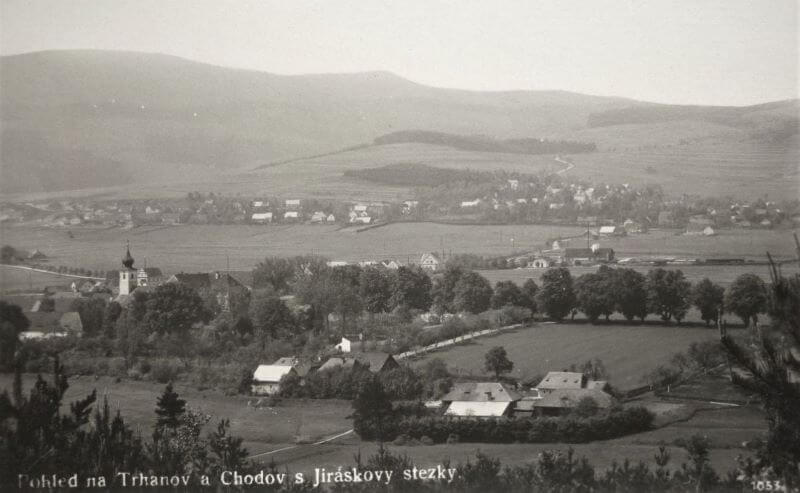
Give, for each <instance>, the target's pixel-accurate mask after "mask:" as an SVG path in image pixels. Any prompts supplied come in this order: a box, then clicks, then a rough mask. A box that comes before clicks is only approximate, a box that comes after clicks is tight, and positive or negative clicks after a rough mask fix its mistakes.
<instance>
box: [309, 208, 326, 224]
mask: <svg viewBox="0 0 800 493" xmlns="http://www.w3.org/2000/svg"><path fill="white" fill-rule="evenodd" d="M327 217H328V216H326V215H325V213H324V212H322V211H315V212H314V213H313V214H311V222H312V223H321V222H324V221H325V220H326V219H327Z"/></svg>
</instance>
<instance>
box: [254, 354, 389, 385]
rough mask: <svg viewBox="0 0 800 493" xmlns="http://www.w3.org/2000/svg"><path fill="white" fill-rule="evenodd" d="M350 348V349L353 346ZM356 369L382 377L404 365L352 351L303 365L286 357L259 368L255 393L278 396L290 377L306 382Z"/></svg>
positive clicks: (292, 357)
mask: <svg viewBox="0 0 800 493" xmlns="http://www.w3.org/2000/svg"><path fill="white" fill-rule="evenodd" d="M337 347H340V346H337ZM347 347H348V348H349V347H350V346H349V344H348V346H347ZM355 367H361V368H364V369H366V370H369V371H370V372H372V373H375V374H380V373H383V372H387V371H391V370H394V369H395V368H399V367H400V365H399V364H398V363H397V361H396V360H395V359H394V357H393V356H392V355H391V354H389V353H385V352H381V351H357V352H351V351H349V350H348V351H344V352H342V353H341V354H337V355H333V356H330V357H328V358H327V359H325V360H324V361H319V362H315V363H310V362H301V361H300V360H299V359H298V358H296V357H294V356H289V357H283V358H279V359H278V360H277V361H275V362H274V363H272V364H269V365H258V367H257V368H256V370H255V371H254V372H253V381H252V384H251V391H252V393H253V394H256V395H274V394H276V393H278V392H279V391H280V386H281V380H282V379H283V378H284V377H286V376H288V375H290V374H291V375H295V376H297V377H299V378H301V379H303V378H306V376H308V374H309V373H311V372H320V371H331V370H334V369H337V368H343V369H353V368H355Z"/></svg>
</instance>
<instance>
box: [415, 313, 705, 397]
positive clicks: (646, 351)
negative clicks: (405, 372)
mask: <svg viewBox="0 0 800 493" xmlns="http://www.w3.org/2000/svg"><path fill="white" fill-rule="evenodd" d="M718 337H719V334H717V332H716V330H714V329H698V328H680V327H674V326H673V327H628V326H625V325H624V324H619V325H614V324H611V325H603V326H592V325H580V324H569V323H566V324H542V325H538V326H535V327H531V328H525V329H520V330H517V331H513V332H507V333H503V334H500V335H497V336H494V337H486V338H480V339H476V340H475V341H473V342H472V343H470V344H465V345H461V346H455V347H453V348H452V349H447V350H444V351H437V352H435V353H430V354H429V355H426V356H425V357H424V358H421V359H419V360H417V361H416V362H415V363H414V364H415V365H421V364H424V363H425V362H426V361H428V360H430V359H432V358H441V359H443V360H444V361H445V362H446V363H447V365H448V367H450V368H451V369H454V370H456V371H460V372H465V373H472V374H475V375H482V374H484V373H485V370H484V369H483V363H484V355H485V354H486V352H487V351H488V350H489V349H490V348H492V347H494V346H503V347H505V348H506V351H507V352H508V358H509V359H510V360H511V361H513V362H514V370H513V372H512V375H513V376H514V377H517V378H520V379H523V380H525V379H530V378H533V377H535V376H539V375H544V374H545V373H547V372H548V371H559V370H562V369H564V368H567V367H569V365H571V364H576V365H580V364H581V363H583V362H584V361H586V360H587V359H594V358H600V359H601V360H602V361H603V364H604V365H605V367H606V370H607V371H608V373H609V376H610V378H609V380H610V382H611V384H612V385H614V386H615V387H618V388H620V389H630V388H634V387H638V386H640V385H644V383H645V382H643V381H642V377H643V376H644V375H645V373H647V372H649V371H651V370H652V369H654V368H655V367H656V366H658V365H659V364H665V363H668V362H669V360H670V358H671V357H672V355H673V354H674V353H676V352H678V351H684V350H686V349H687V348H688V347H689V344H691V343H692V342H698V341H709V340H714V339H716V338H718Z"/></svg>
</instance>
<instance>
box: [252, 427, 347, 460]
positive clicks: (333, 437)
mask: <svg viewBox="0 0 800 493" xmlns="http://www.w3.org/2000/svg"><path fill="white" fill-rule="evenodd" d="M350 433H353V430H352V429H350V430H347V431H345V432H344V433H339V434H337V435H333V436H330V437H328V438H324V439H322V440H320V441H318V442H314V443H310V444H304V445H291V446H289V447H283V448H279V449H276V450H270V451H268V452H262V453H260V454H255V455H251V456H250V457H248V459H255V458H257V457H265V456H268V455H272V454H277V453H278V452H284V451H286V450H294V449H297V448H300V447H316V446H319V445H322V444H324V443H328V442H332V441H333V440H336V439H337V438H341V437H343V436H346V435H349V434H350Z"/></svg>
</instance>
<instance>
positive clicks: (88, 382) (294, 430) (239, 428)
mask: <svg viewBox="0 0 800 493" xmlns="http://www.w3.org/2000/svg"><path fill="white" fill-rule="evenodd" d="M44 377H45V379H47V378H48V376H46V375H45V376H44ZM34 381H35V377H34V376H33V375H25V379H24V381H23V384H24V388H25V389H26V393H27V389H29V388H30V386H31V385H32V383H33V382H34ZM11 383H12V379H11V375H8V374H3V375H0V390H5V389H8V390H10V389H11ZM69 384H70V387H69V389H68V390H67V393H66V396H65V398H64V406H65V408H64V409H65V410H66V409H67V407H66V406H68V403H70V402H73V401H75V400H77V399H79V398H83V397H85V396H86V395H88V394H89V393H91V392H92V390H94V389H97V393H98V402H99V403H102V400H103V398H104V397H107V398H108V402H109V405H110V406H111V408H112V409H113V410H116V409H119V410H120V411H121V412H122V415H123V417H124V418H125V419H126V422H128V423H129V424H130V425H132V427H133V428H134V429H137V428H138V429H139V430H140V431H141V433H142V435H143V436H149V434H150V431H151V430H152V426H153V425H154V424H155V412H154V410H155V407H156V400H157V398H158V396H159V395H161V393H162V392H163V390H164V385H161V384H157V383H153V382H144V381H131V380H123V381H120V382H116V381H115V380H114V379H113V378H111V377H99V378H95V377H78V376H72V377H70V379H69ZM175 390H176V391H177V392H178V394H180V396H181V398H183V399H186V401H187V406H188V407H191V408H195V409H198V410H200V411H203V412H205V413H208V414H211V415H212V416H213V418H212V421H211V422H210V423H209V427H210V426H216V423H217V422H218V421H219V420H220V419H229V420H230V422H231V431H232V433H233V434H234V435H238V436H241V437H244V438H245V440H247V442H248V443H249V444H250V448H251V449H256V448H258V449H262V450H263V449H266V448H272V445H273V444H286V443H294V441H295V440H296V439H297V438H299V439H300V440H303V441H316V440H320V439H322V438H324V437H327V436H330V435H333V434H336V433H341V432H343V431H347V430H349V429H350V428H352V426H351V423H350V420H349V419H348V416H349V415H350V413H351V411H352V408H351V406H350V402H348V401H341V400H333V399H331V400H292V399H288V400H287V399H284V400H282V401H281V402H280V404H279V405H278V406H276V407H274V408H269V407H260V408H256V407H254V406H248V405H247V402H248V401H251V402H255V401H257V400H258V398H256V397H246V396H234V397H230V396H224V395H222V394H220V393H217V392H214V391H210V390H209V391H198V390H196V389H194V388H191V387H186V386H183V385H180V384H177V385H176V386H175ZM275 448H278V447H275Z"/></svg>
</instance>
